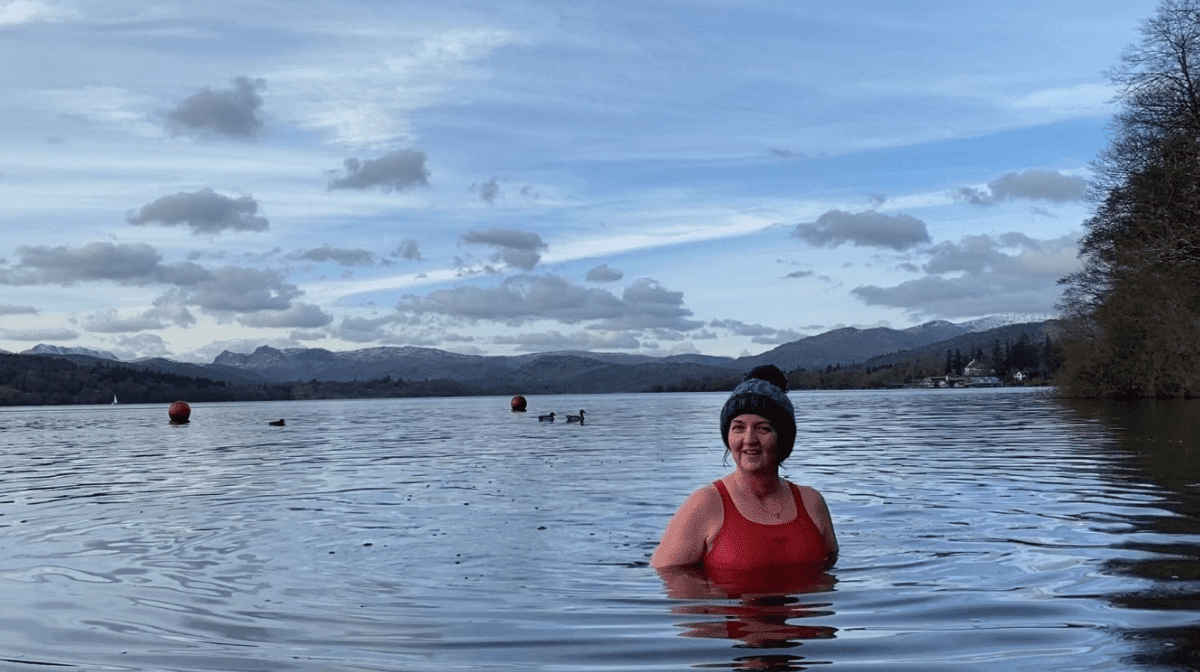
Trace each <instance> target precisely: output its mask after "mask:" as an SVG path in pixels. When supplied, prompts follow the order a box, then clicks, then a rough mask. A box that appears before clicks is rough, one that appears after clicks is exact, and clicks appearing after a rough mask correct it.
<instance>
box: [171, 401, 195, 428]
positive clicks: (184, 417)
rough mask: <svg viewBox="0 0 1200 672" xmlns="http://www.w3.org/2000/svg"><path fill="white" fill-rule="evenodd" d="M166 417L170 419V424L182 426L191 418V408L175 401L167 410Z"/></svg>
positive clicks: (184, 403) (185, 403)
mask: <svg viewBox="0 0 1200 672" xmlns="http://www.w3.org/2000/svg"><path fill="white" fill-rule="evenodd" d="M167 416H169V417H170V418H171V423H172V424H175V425H182V424H183V423H185V422H187V421H188V419H189V418H190V417H191V416H192V407H191V406H188V403H187V402H186V401H177V402H175V403H173V404H171V407H170V408H168V409H167Z"/></svg>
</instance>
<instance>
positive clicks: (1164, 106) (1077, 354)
mask: <svg viewBox="0 0 1200 672" xmlns="http://www.w3.org/2000/svg"><path fill="white" fill-rule="evenodd" d="M1141 36H1142V39H1141V41H1140V42H1139V43H1137V44H1134V45H1132V46H1130V47H1129V48H1127V49H1126V51H1125V53H1124V54H1123V55H1122V58H1121V61H1120V63H1119V64H1118V65H1117V66H1116V67H1115V68H1113V69H1112V70H1111V71H1110V73H1109V76H1110V78H1111V80H1112V82H1113V84H1114V85H1115V86H1116V87H1117V90H1118V100H1119V102H1120V103H1121V106H1122V107H1121V111H1120V112H1119V113H1118V114H1117V115H1116V116H1115V118H1114V120H1113V123H1112V125H1111V137H1110V144H1109V146H1108V148H1107V149H1106V150H1105V151H1104V152H1103V153H1102V154H1101V155H1100V156H1099V157H1098V158H1097V160H1096V161H1095V162H1094V163H1093V168H1094V170H1095V173H1096V177H1095V178H1094V180H1093V182H1092V184H1091V196H1092V199H1093V201H1094V202H1095V203H1096V208H1095V211H1094V214H1093V215H1092V216H1091V217H1090V218H1089V219H1088V220H1087V221H1086V222H1085V223H1084V225H1085V227H1086V229H1087V231H1086V233H1085V235H1084V236H1083V238H1082V239H1081V241H1080V257H1081V259H1082V261H1083V265H1082V267H1081V269H1080V270H1079V271H1078V272H1076V273H1073V274H1071V275H1069V276H1067V277H1066V278H1063V279H1062V281H1061V282H1062V283H1063V284H1064V285H1065V286H1066V290H1065V292H1064V294H1063V300H1062V303H1061V306H1060V307H1061V308H1062V310H1063V317H1064V320H1063V327H1064V333H1063V335H1062V339H1061V342H1062V346H1063V355H1064V357H1065V361H1064V363H1063V367H1062V369H1061V370H1060V375H1059V385H1060V389H1062V391H1063V392H1064V393H1066V394H1068V395H1072V396H1097V397H1126V398H1137V397H1197V396H1200V0H1164V1H1163V2H1162V3H1161V4H1160V5H1159V8H1158V13H1157V15H1155V16H1154V17H1153V18H1151V19H1148V20H1147V21H1145V22H1144V23H1143V24H1142V27H1141Z"/></svg>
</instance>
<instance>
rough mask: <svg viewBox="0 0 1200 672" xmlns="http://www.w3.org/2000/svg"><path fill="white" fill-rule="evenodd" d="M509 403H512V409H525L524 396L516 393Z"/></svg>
mask: <svg viewBox="0 0 1200 672" xmlns="http://www.w3.org/2000/svg"><path fill="white" fill-rule="evenodd" d="M511 403H512V410H514V411H521V412H524V411H525V403H526V402H525V397H522V396H521V395H519V394H518V395H517V396H515V397H513V398H512V402H511Z"/></svg>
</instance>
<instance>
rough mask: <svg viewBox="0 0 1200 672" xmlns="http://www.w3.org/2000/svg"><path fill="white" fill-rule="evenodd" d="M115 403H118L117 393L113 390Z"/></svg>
mask: <svg viewBox="0 0 1200 672" xmlns="http://www.w3.org/2000/svg"><path fill="white" fill-rule="evenodd" d="M113 403H114V404H115V403H117V393H116V392H113Z"/></svg>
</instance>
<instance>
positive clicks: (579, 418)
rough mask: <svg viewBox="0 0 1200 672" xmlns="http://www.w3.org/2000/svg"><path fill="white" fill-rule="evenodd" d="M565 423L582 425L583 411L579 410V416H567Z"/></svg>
mask: <svg viewBox="0 0 1200 672" xmlns="http://www.w3.org/2000/svg"><path fill="white" fill-rule="evenodd" d="M567 422H578V423H579V424H581V425H582V424H583V409H582V408H581V409H579V415H568V416H567Z"/></svg>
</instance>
